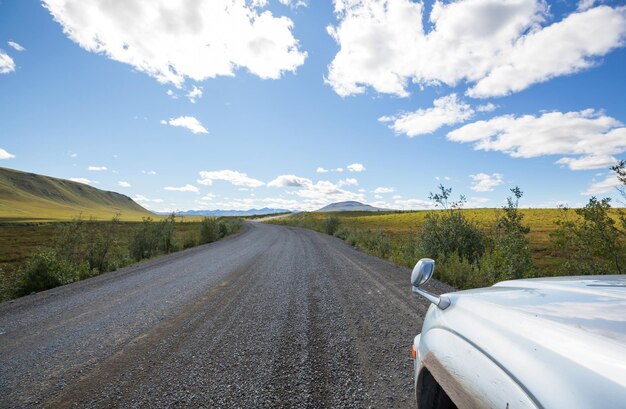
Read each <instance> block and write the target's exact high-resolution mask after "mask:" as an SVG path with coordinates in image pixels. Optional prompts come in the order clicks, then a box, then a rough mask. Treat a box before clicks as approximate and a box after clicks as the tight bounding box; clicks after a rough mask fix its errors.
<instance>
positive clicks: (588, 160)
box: [556, 155, 617, 170]
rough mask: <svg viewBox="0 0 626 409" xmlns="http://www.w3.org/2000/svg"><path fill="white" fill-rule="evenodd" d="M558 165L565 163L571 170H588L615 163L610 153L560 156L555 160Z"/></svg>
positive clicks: (615, 160) (606, 166)
mask: <svg viewBox="0 0 626 409" xmlns="http://www.w3.org/2000/svg"><path fill="white" fill-rule="evenodd" d="M556 163H557V164H559V165H567V166H569V168H570V169H572V170H588V169H599V168H608V167H609V166H612V165H614V164H616V163H617V159H616V158H614V157H613V156H611V155H598V156H581V157H580V158H567V157H566V158H561V159H559V160H557V161H556Z"/></svg>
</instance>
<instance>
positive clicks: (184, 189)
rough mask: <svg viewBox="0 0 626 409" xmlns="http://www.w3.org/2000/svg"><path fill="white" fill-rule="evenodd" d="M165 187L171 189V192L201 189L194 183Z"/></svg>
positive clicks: (193, 191)
mask: <svg viewBox="0 0 626 409" xmlns="http://www.w3.org/2000/svg"><path fill="white" fill-rule="evenodd" d="M163 189H165V190H169V191H170V192H191V193H198V192H199V191H200V189H198V188H197V187H195V186H194V185H190V184H186V185H185V186H181V187H176V186H166V187H164V188H163Z"/></svg>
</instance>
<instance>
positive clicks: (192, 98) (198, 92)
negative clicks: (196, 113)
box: [187, 85, 202, 104]
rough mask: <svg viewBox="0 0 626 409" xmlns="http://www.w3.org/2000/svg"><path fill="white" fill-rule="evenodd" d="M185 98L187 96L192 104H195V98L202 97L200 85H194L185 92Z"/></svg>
mask: <svg viewBox="0 0 626 409" xmlns="http://www.w3.org/2000/svg"><path fill="white" fill-rule="evenodd" d="M187 98H189V101H191V103H192V104H195V103H196V100H198V99H200V98H202V87H196V86H195V85H194V86H193V88H192V89H191V91H189V92H188V93H187Z"/></svg>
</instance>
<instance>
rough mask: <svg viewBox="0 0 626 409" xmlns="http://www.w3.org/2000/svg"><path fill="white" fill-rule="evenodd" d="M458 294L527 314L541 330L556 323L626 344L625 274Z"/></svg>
mask: <svg viewBox="0 0 626 409" xmlns="http://www.w3.org/2000/svg"><path fill="white" fill-rule="evenodd" d="M457 294H458V295H462V297H472V298H476V301H478V300H479V299H480V300H481V301H482V302H485V303H489V304H494V305H497V306H500V307H504V308H506V309H507V310H508V311H510V312H518V313H521V314H525V315H527V316H529V317H531V318H534V319H536V325H537V327H538V329H539V328H540V327H541V326H543V325H546V326H551V327H554V324H555V323H556V324H560V325H564V326H567V327H569V330H571V331H574V332H586V333H590V334H594V335H596V336H599V337H603V338H607V339H608V340H614V341H616V342H618V343H620V344H622V345H626V276H624V275H621V276H593V277H589V276H587V277H584V276H583V277H563V278H558V277H557V278H540V279H527V280H514V281H503V282H500V283H498V284H496V285H494V286H493V287H490V288H485V289H480V290H470V291H463V292H459V293H457ZM455 298H456V297H455Z"/></svg>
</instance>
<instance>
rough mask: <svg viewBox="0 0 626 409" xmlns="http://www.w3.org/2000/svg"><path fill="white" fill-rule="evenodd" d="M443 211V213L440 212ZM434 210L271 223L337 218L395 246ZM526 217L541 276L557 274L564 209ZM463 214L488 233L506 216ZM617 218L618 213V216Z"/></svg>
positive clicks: (295, 218)
mask: <svg viewBox="0 0 626 409" xmlns="http://www.w3.org/2000/svg"><path fill="white" fill-rule="evenodd" d="M438 211H441V210H438ZM429 212H430V210H428V211H427V210H423V211H411V212H384V213H372V212H336V213H298V214H295V215H292V216H288V217H284V218H280V219H274V220H269V221H267V223H274V224H282V225H292V226H300V227H305V228H309V229H313V230H317V231H321V230H322V228H321V226H322V221H323V220H325V219H326V218H327V217H329V216H337V217H339V219H340V220H341V225H342V226H343V227H344V228H346V229H348V230H350V231H356V232H366V231H371V232H379V231H381V232H384V233H385V234H386V235H388V236H389V238H390V239H391V241H392V245H394V246H400V245H401V244H402V243H405V242H406V241H407V240H408V239H410V238H412V237H414V236H415V235H417V232H418V231H419V229H420V228H421V226H422V224H423V222H424V218H425V217H426V215H427V214H428V213H429ZM520 212H521V213H523V214H524V221H523V222H524V224H525V225H527V226H529V227H530V233H529V234H528V236H527V237H528V239H529V240H530V245H531V249H532V254H533V261H534V262H535V265H536V266H537V268H538V270H539V273H540V275H553V274H555V272H556V271H557V269H558V266H559V265H560V264H561V263H562V262H563V257H562V255H560V254H558V253H557V252H556V251H555V250H554V249H553V246H552V244H551V238H550V233H551V232H553V231H554V230H555V229H556V227H557V226H556V221H557V220H558V219H559V217H560V216H562V214H563V210H561V209H520ZM463 213H464V214H465V215H466V216H467V217H468V218H469V219H471V220H473V221H475V222H476V223H478V225H479V226H480V227H481V228H482V229H483V230H484V231H485V232H486V233H491V232H492V231H493V229H494V226H495V222H496V220H497V219H498V218H499V217H500V216H501V215H502V210H500V209H467V210H463ZM615 215H616V217H617V214H616V213H615ZM568 217H571V218H572V219H575V218H577V216H576V214H575V212H574V210H568ZM392 261H394V262H398V264H404V265H407V266H409V263H410V262H412V263H415V262H416V261H417V260H415V261H413V260H410V261H400V260H392Z"/></svg>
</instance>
